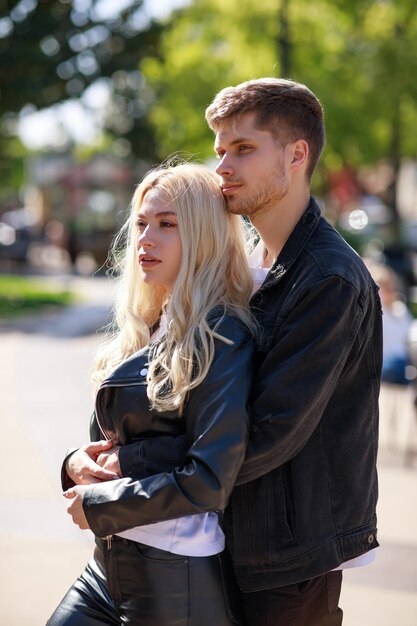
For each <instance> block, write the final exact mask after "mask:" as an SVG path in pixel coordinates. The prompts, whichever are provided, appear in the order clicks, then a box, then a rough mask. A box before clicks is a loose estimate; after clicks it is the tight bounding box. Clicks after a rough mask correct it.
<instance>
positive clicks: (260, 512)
mask: <svg viewBox="0 0 417 626" xmlns="http://www.w3.org/2000/svg"><path fill="white" fill-rule="evenodd" d="M287 473H288V472H287V467H286V466H284V467H279V468H277V469H275V470H274V471H273V472H270V473H269V474H266V475H265V476H262V478H259V479H257V480H255V481H253V482H251V483H248V484H247V485H242V486H240V487H236V488H235V489H234V491H233V493H232V498H231V503H230V506H229V510H226V514H225V523H226V533H228V534H230V536H231V541H230V543H229V545H228V547H229V549H230V550H231V552H232V554H233V561H234V564H235V565H249V564H252V563H266V562H271V561H274V560H276V559H277V558H279V556H280V552H281V550H282V549H284V548H286V547H287V546H289V545H291V544H293V543H294V542H295V539H296V538H295V531H294V514H293V506H292V502H291V499H290V498H289V489H288V485H287V484H286V483H287V482H288V481H287V478H288V476H287Z"/></svg>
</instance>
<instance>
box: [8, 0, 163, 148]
mask: <svg viewBox="0 0 417 626" xmlns="http://www.w3.org/2000/svg"><path fill="white" fill-rule="evenodd" d="M142 4H143V0H131V1H130V2H127V3H123V7H125V8H122V9H120V10H119V11H118V12H117V13H114V15H115V17H104V16H103V14H102V13H100V11H99V8H100V7H99V5H100V2H99V0H83V2H79V1H78V2H77V1H74V2H71V1H70V0H9V1H6V0H3V2H1V4H0V6H1V10H0V88H1V97H0V120H1V119H3V124H2V128H1V132H2V134H3V135H5V136H7V135H8V134H13V132H14V130H13V129H12V130H11V131H10V132H9V129H10V124H5V123H4V120H5V116H6V115H8V118H9V120H11V121H13V119H12V118H11V116H10V113H15V114H17V113H18V112H19V111H21V109H22V108H24V107H26V109H27V108H28V106H29V107H31V108H32V110H33V109H34V110H36V109H43V108H46V107H50V106H52V105H54V104H56V103H59V102H62V101H64V100H66V99H69V98H79V97H80V96H81V95H82V94H83V92H84V91H85V89H86V88H87V87H88V86H89V85H91V84H92V83H94V82H95V81H96V80H97V79H99V78H101V79H103V78H105V79H106V80H107V84H108V86H109V88H110V90H111V94H112V101H111V106H110V107H109V110H108V115H107V117H106V119H105V120H104V126H105V128H106V129H107V131H108V132H109V133H111V134H112V135H113V136H114V137H123V138H124V139H125V140H126V141H127V142H129V144H130V146H131V148H132V150H133V152H134V153H136V154H137V155H140V156H142V157H145V158H146V157H150V158H153V157H154V155H155V147H154V139H153V133H152V129H151V128H150V127H149V124H148V122H147V119H146V115H145V114H146V110H147V107H148V106H149V103H150V101H151V94H150V92H149V88H148V86H147V85H146V83H145V81H144V79H143V76H142V75H141V74H140V73H139V71H138V65H139V63H140V61H141V59H142V58H143V56H144V55H145V54H146V55H157V54H158V46H159V34H160V30H161V26H160V25H159V24H157V23H156V22H153V21H149V20H148V21H147V22H145V21H144V19H143V18H142V19H141V15H142Z"/></svg>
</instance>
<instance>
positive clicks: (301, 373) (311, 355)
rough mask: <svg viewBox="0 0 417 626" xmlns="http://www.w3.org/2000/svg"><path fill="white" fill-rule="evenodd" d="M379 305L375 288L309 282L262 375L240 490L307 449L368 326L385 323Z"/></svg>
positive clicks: (279, 329)
mask: <svg viewBox="0 0 417 626" xmlns="http://www.w3.org/2000/svg"><path fill="white" fill-rule="evenodd" d="M377 301H378V303H379V297H378V295H377V293H376V287H375V290H374V289H373V288H372V287H371V285H370V292H369V293H367V294H361V293H359V292H358V290H357V289H356V288H355V287H354V286H353V285H352V284H350V283H349V282H348V281H346V280H344V279H343V278H340V277H338V276H331V277H328V278H325V279H321V280H320V281H318V282H316V283H315V284H313V285H310V286H309V287H308V288H307V289H306V290H304V292H303V293H302V294H301V295H300V296H299V297H298V298H297V300H296V302H295V305H294V306H293V308H292V309H291V310H290V312H289V313H288V315H287V316H286V317H285V319H283V320H281V321H280V322H278V321H277V320H276V322H277V326H276V327H277V331H276V335H275V338H274V344H273V347H272V348H271V349H270V350H269V351H268V352H267V354H266V356H265V359H264V361H263V362H262V365H261V367H260V369H259V370H258V371H257V374H256V383H255V385H254V388H253V394H252V397H251V407H250V417H251V431H250V435H249V442H248V448H247V453H246V457H245V461H244V463H243V465H242V467H241V469H240V472H239V475H238V477H237V480H236V484H237V485H239V484H243V483H246V482H250V481H252V480H255V479H256V478H258V477H260V476H262V475H264V474H267V473H268V472H271V471H272V470H274V469H275V468H277V467H278V466H280V465H282V464H283V463H285V462H286V461H288V460H289V459H291V458H293V457H294V456H296V455H297V453H298V452H299V451H300V450H301V449H302V448H303V447H304V445H305V444H306V442H307V441H308V439H309V437H310V436H311V435H312V433H313V431H314V430H315V429H316V427H317V425H318V423H319V422H320V419H321V417H322V415H323V412H324V410H325V408H326V405H327V404H328V402H329V400H330V398H331V396H332V394H333V392H334V389H335V387H336V385H337V384H338V380H339V378H340V376H341V374H342V370H343V369H344V367H345V364H346V361H347V359H348V357H349V353H350V352H351V350H352V347H353V346H354V345H355V351H357V355H358V356H359V354H360V350H361V343H362V342H363V341H365V339H366V329H368V332H369V327H372V328H373V326H374V325H375V323H376V321H377V320H378V318H379V320H380V306H378V304H377ZM371 332H372V330H371ZM355 342H356V343H355ZM377 360H378V359H377ZM345 374H346V372H344V375H345ZM347 375H348V373H347Z"/></svg>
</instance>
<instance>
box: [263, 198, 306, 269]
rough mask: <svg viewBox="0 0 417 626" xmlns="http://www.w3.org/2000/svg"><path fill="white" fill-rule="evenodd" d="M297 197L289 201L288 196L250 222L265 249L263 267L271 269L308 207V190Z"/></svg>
mask: <svg viewBox="0 0 417 626" xmlns="http://www.w3.org/2000/svg"><path fill="white" fill-rule="evenodd" d="M297 196H298V197H296V198H292V199H291V198H290V197H289V194H288V196H286V197H285V198H284V199H283V200H282V201H281V202H280V203H279V205H277V206H276V207H271V210H270V211H265V212H263V213H262V214H260V215H256V216H254V218H253V220H252V224H253V226H254V227H255V228H256V230H257V231H258V233H259V236H260V238H261V239H262V241H263V244H264V246H265V249H266V255H265V259H264V264H263V266H264V267H271V265H272V264H273V263H274V261H275V259H276V258H277V256H278V255H279V253H280V252H281V250H282V248H283V247H284V245H285V242H286V241H287V239H288V237H289V236H290V235H291V233H292V231H293V230H294V228H295V226H296V225H297V223H298V222H299V221H300V219H301V217H302V215H303V214H304V212H305V210H306V208H307V206H308V203H309V200H310V192H309V190H306V192H305V193H299V194H297Z"/></svg>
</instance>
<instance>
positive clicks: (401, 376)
mask: <svg viewBox="0 0 417 626" xmlns="http://www.w3.org/2000/svg"><path fill="white" fill-rule="evenodd" d="M370 269H371V273H372V275H373V277H374V280H375V281H376V282H377V284H378V285H379V288H380V295H381V303H382V310H383V318H382V322H383V361H382V386H381V395H380V410H381V418H380V443H381V444H382V445H384V446H387V447H393V448H396V447H400V448H401V449H402V450H403V451H404V450H405V449H406V448H407V446H408V442H409V441H408V440H409V435H410V432H411V431H410V428H411V427H412V424H413V422H414V403H413V400H414V394H415V389H414V386H413V385H412V382H413V380H414V379H415V372H416V370H415V367H414V365H413V364H412V363H411V358H410V332H411V329H412V326H413V316H412V315H411V313H410V311H409V310H408V308H407V305H406V302H405V294H404V289H402V288H401V281H400V278H399V276H398V275H397V274H396V272H394V270H392V269H391V268H389V267H387V266H386V265H375V266H372V265H371V266H370Z"/></svg>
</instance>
